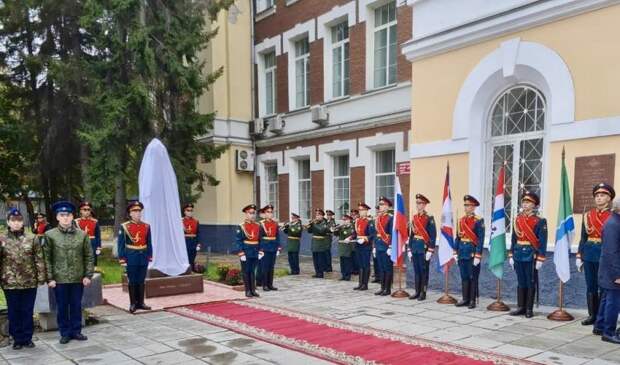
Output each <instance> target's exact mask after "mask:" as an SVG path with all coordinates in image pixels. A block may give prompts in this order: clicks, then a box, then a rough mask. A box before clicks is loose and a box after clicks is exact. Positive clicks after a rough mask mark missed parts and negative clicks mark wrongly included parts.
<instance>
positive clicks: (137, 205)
mask: <svg viewBox="0 0 620 365" xmlns="http://www.w3.org/2000/svg"><path fill="white" fill-rule="evenodd" d="M143 209H144V204H142V203H141V202H140V201H138V200H133V201H130V202H129V204H127V213H129V212H131V211H132V210H143Z"/></svg>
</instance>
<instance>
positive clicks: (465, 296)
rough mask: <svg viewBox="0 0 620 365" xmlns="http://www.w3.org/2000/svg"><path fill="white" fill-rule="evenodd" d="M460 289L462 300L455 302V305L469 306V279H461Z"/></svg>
mask: <svg viewBox="0 0 620 365" xmlns="http://www.w3.org/2000/svg"><path fill="white" fill-rule="evenodd" d="M461 291H462V293H463V300H461V301H460V302H458V303H456V304H455V306H457V307H465V306H469V302H470V300H471V298H470V295H471V280H463V281H462V282H461Z"/></svg>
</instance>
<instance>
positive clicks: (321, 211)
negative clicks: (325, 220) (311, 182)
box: [314, 208, 325, 215]
mask: <svg viewBox="0 0 620 365" xmlns="http://www.w3.org/2000/svg"><path fill="white" fill-rule="evenodd" d="M314 212H315V213H319V214H320V215H325V211H323V209H321V208H316V209H315V210H314Z"/></svg>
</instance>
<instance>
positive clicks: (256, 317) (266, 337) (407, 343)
mask: <svg viewBox="0 0 620 365" xmlns="http://www.w3.org/2000/svg"><path fill="white" fill-rule="evenodd" d="M170 311H171V312H174V313H177V314H180V315H183V316H187V317H190V318H194V319H197V320H200V321H203V322H206V323H209V324H213V325H216V326H219V327H224V328H227V329H230V330H232V331H235V332H238V333H242V334H245V335H247V336H250V337H254V338H257V339H259V340H262V341H266V342H270V343H273V344H275V345H278V346H283V347H286V348H289V349H292V350H296V351H299V352H303V353H306V354H309V355H312V356H315V357H319V358H322V359H326V360H328V361H332V362H337V363H341V364H366V363H370V364H373V363H374V364H398V365H400V364H426V365H431V364H442V365H450V364H454V365H456V364H458V365H470V364H494V363H495V364H532V363H531V362H527V361H523V360H519V359H514V358H510V357H504V356H501V355H495V354H491V353H487V352H484V351H478V350H471V349H466V348H462V347H458V346H454V345H449V344H441V343H438V342H433V341H426V340H422V339H418V338H413V337H408V336H402V335H399V334H396V333H393V332H388V331H381V330H375V329H372V328H368V327H363V326H355V325H350V324H347V323H344V322H339V321H334V320H330V319H326V318H321V317H317V316H313V315H308V314H303V313H298V312H293V311H288V310H286V309H280V308H278V309H275V308H272V307H267V306H263V305H261V304H257V303H252V302H250V301H247V302H220V303H207V304H197V305H192V306H188V307H182V308H174V309H171V310H170Z"/></svg>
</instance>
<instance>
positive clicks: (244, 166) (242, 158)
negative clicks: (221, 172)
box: [235, 148, 254, 172]
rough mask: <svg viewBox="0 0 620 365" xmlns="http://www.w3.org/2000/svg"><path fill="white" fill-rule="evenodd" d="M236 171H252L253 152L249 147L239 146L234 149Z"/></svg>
mask: <svg viewBox="0 0 620 365" xmlns="http://www.w3.org/2000/svg"><path fill="white" fill-rule="evenodd" d="M235 159H236V165H237V171H242V172H253V171H254V152H252V150H251V149H247V148H239V149H237V150H236V151H235Z"/></svg>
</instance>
